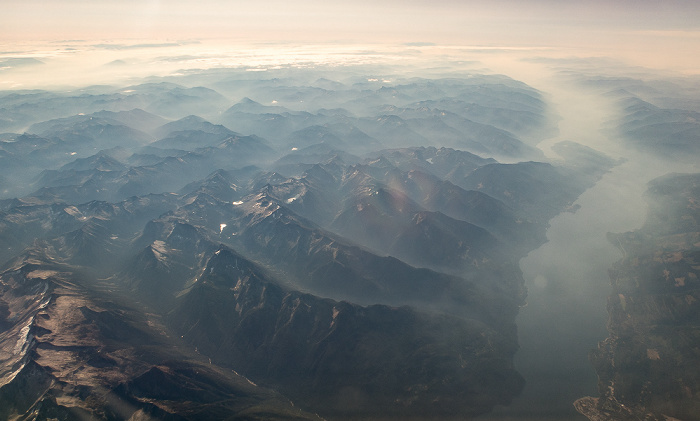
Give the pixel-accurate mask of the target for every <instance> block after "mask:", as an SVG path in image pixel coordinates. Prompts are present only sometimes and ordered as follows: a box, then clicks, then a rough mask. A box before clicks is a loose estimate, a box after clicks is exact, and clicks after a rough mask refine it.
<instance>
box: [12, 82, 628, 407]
mask: <svg viewBox="0 0 700 421" xmlns="http://www.w3.org/2000/svg"><path fill="white" fill-rule="evenodd" d="M186 80H189V81H191V80H192V79H191V78H187V79H186ZM202 80H203V81H206V82H207V83H206V84H207V87H203V86H199V85H197V86H193V87H187V86H185V85H180V84H176V83H171V82H163V83H144V84H139V85H134V86H130V87H127V88H112V87H94V88H92V89H91V90H90V91H89V92H91V93H85V94H82V95H75V94H73V93H61V92H44V91H37V92H22V91H18V92H5V93H2V95H0V97H1V98H3V101H4V102H3V106H4V108H3V109H2V110H1V111H2V113H3V114H2V119H1V120H0V121H2V124H3V127H4V128H5V130H12V131H24V133H6V134H2V135H0V168H2V170H0V180H1V181H2V189H1V191H0V194H2V197H3V198H4V199H3V200H0V261H1V264H2V268H1V269H0V419H8V420H10V419H12V420H47V419H61V420H74V419H75V420H82V419H101V420H133V421H136V420H155V419H163V420H199V419H245V420H272V419H279V420H285V419H296V420H305V419H309V420H311V419H348V420H349V419H407V418H415V419H435V418H439V419H465V418H471V417H474V416H477V415H479V414H484V413H487V412H489V411H490V410H491V409H492V408H493V407H494V406H495V405H507V404H508V403H509V402H510V401H511V399H512V398H513V397H515V396H516V395H517V394H518V393H519V392H520V390H521V389H522V387H523V384H524V380H523V378H522V377H521V376H520V375H519V374H518V372H517V371H516V370H515V369H514V366H513V355H514V354H515V352H516V351H517V349H518V343H517V329H516V326H515V316H516V315H517V312H518V309H519V307H520V306H521V305H523V304H524V300H525V296H526V291H525V288H524V285H523V279H522V275H521V272H520V269H519V267H518V261H519V259H520V258H521V257H523V256H524V255H526V254H527V252H528V251H530V250H532V249H534V248H536V247H538V246H539V245H540V244H542V243H543V242H544V241H546V238H545V235H544V232H545V229H546V227H547V222H548V220H549V219H550V218H551V217H553V216H554V215H556V214H557V213H559V212H561V211H564V210H571V205H572V203H573V202H574V201H575V199H576V198H577V197H578V196H579V195H580V194H581V193H582V192H583V191H585V190H586V189H587V188H588V187H590V186H591V185H592V184H594V183H595V182H596V180H597V179H598V178H599V177H600V176H602V174H604V173H605V172H606V171H608V170H609V169H610V168H611V167H612V166H614V165H615V164H616V162H614V161H613V160H610V159H608V158H606V157H605V156H603V155H601V154H599V153H597V152H595V151H593V150H590V149H588V148H586V147H583V146H581V145H578V144H575V143H571V142H569V143H564V144H561V145H560V146H559V149H558V153H560V155H561V156H562V160H561V161H558V162H557V163H551V162H546V161H545V160H544V159H543V156H542V155H541V153H540V152H539V150H538V149H536V148H535V147H534V146H533V145H531V144H528V143H527V141H525V140H523V139H532V138H533V137H536V136H538V135H542V134H544V133H550V132H551V130H552V127H551V124H550V123H549V121H548V119H547V117H546V105H545V102H544V101H543V99H542V98H541V95H540V93H539V92H537V91H536V90H534V89H532V88H529V87H527V86H525V85H523V84H521V83H518V82H515V81H512V80H510V79H507V78H505V77H500V76H484V75H472V76H471V77H469V78H445V79H418V78H411V79H405V80H399V81H397V82H395V83H392V84H391V85H390V86H376V85H373V84H372V83H371V82H370V81H369V80H368V78H367V77H366V76H361V75H356V76H353V77H351V78H350V79H348V80H346V81H343V82H340V81H330V80H328V79H324V78H318V79H316V81H315V82H308V80H307V78H299V79H295V78H294V76H293V75H287V76H285V77H284V78H283V79H271V80H266V79H261V80H249V79H245V78H242V75H240V74H237V73H236V71H233V70H232V71H231V72H230V73H226V72H222V73H218V72H215V73H214V74H209V75H206V74H205V75H202ZM176 81H177V80H176ZM182 82H183V83H185V79H183V81H182ZM219 91H220V92H219ZM229 97H235V98H238V100H237V101H230V100H229V99H228V98H229ZM249 97H252V98H256V100H253V99H250V98H249ZM240 98H243V99H240ZM302 103H303V104H304V106H303V107H302V106H301V105H300V104H302ZM267 104H269V105H267ZM30 110H31V111H30ZM532 159H535V160H536V161H532ZM503 161H505V162H508V163H504V162H503Z"/></svg>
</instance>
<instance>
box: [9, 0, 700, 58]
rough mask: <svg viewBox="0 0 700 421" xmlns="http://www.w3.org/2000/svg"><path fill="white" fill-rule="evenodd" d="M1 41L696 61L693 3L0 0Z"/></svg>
mask: <svg viewBox="0 0 700 421" xmlns="http://www.w3.org/2000/svg"><path fill="white" fill-rule="evenodd" d="M1 4H2V13H1V14H0V37H1V38H0V41H2V42H4V43H5V44H8V43H16V42H25V41H46V40H75V39H81V40H86V39H87V40H114V39H125V38H132V39H158V40H187V39H203V38H217V39H234V40H238V41H246V40H251V41H253V40H255V41H272V42H286V41H290V42H372V43H387V42H389V43H405V42H432V43H439V44H450V45H482V46H516V47H531V46H538V47H542V46H544V47H565V48H572V49H579V50H581V51H582V52H586V53H599V54H601V55H611V56H618V55H619V56H622V57H625V58H629V57H638V59H639V60H638V61H639V63H645V64H649V65H654V64H656V65H657V67H664V66H669V64H670V63H675V64H676V65H677V66H679V67H682V68H683V69H684V70H686V71H689V70H691V71H692V69H693V67H694V66H695V65H696V64H698V63H697V60H698V58H696V56H697V55H698V54H697V51H700V48H698V47H699V46H700V1H696V0H618V1H615V0H607V1H603V0H576V1H573V0H528V1H524V0H492V1H473V0H462V1H458V0H443V1H436V0H356V1H349V0H344V1H340V0H324V1H322V0H297V1H281V0H256V1H240V0H229V1H226V0H200V1H197V2H193V1H188V0H61V1H54V0H2V2H1Z"/></svg>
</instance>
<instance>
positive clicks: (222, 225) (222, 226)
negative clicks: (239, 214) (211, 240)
mask: <svg viewBox="0 0 700 421" xmlns="http://www.w3.org/2000/svg"><path fill="white" fill-rule="evenodd" d="M224 228H226V224H219V233H222V232H224Z"/></svg>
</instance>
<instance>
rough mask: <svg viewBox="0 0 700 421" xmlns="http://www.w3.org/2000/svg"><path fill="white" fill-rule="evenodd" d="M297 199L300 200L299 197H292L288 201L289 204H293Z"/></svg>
mask: <svg viewBox="0 0 700 421" xmlns="http://www.w3.org/2000/svg"><path fill="white" fill-rule="evenodd" d="M297 199H298V198H297V197H290V198H289V199H287V203H292V202H293V201H295V200H297Z"/></svg>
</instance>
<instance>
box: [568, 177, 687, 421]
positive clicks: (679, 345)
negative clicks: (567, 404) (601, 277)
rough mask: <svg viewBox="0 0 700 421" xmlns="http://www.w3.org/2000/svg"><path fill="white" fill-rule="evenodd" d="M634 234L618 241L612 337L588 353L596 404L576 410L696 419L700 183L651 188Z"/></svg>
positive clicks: (593, 415) (593, 416)
mask: <svg viewBox="0 0 700 421" xmlns="http://www.w3.org/2000/svg"><path fill="white" fill-rule="evenodd" d="M648 196H649V213H648V217H647V221H646V223H645V225H644V226H643V227H642V228H640V229H639V230H636V231H633V232H628V233H623V234H615V235H611V236H610V240H611V241H612V242H613V243H614V244H616V245H618V247H619V248H620V250H621V251H622V252H623V255H624V258H623V259H622V260H620V261H619V262H618V263H616V264H615V266H614V267H613V268H612V269H611V270H610V278H611V282H612V286H613V293H612V295H611V296H610V298H609V299H608V312H609V319H608V331H609V333H610V335H609V337H608V338H607V339H605V340H604V341H603V342H601V343H600V344H599V346H598V349H597V350H595V351H593V352H592V353H591V357H590V358H591V362H592V363H593V365H594V367H595V369H596V372H597V373H598V378H599V385H598V389H599V391H600V397H599V398H583V399H580V400H579V401H577V402H576V408H577V409H578V410H579V412H581V413H582V414H584V415H586V416H587V417H588V418H589V419H590V420H592V421H599V420H624V421H627V420H629V421H631V420H669V419H680V420H697V419H700V416H699V415H698V414H700V397H699V396H700V349H699V348H698V344H700V330H699V323H700V322H699V319H698V311H699V310H700V304H699V303H700V302H699V301H698V300H700V280H699V278H698V276H699V275H700V176H698V175H678V174H672V175H668V176H664V177H662V178H659V179H656V180H654V181H653V182H652V183H651V184H650V186H649V192H648Z"/></svg>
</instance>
